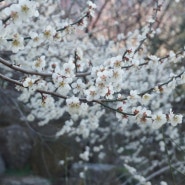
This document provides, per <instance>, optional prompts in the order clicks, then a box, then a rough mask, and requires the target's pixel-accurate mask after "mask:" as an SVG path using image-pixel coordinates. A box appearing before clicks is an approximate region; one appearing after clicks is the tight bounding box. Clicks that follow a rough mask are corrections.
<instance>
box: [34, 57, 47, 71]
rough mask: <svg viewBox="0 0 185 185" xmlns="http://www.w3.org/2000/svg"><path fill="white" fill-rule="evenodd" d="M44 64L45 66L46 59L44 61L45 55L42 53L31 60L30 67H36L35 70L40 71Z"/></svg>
mask: <svg viewBox="0 0 185 185" xmlns="http://www.w3.org/2000/svg"><path fill="white" fill-rule="evenodd" d="M45 66H46V61H45V56H44V55H43V56H41V57H39V58H37V60H35V61H34V62H33V66H32V68H33V69H36V70H37V71H42V70H43V69H44V67H45Z"/></svg>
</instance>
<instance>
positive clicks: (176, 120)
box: [169, 110, 183, 126]
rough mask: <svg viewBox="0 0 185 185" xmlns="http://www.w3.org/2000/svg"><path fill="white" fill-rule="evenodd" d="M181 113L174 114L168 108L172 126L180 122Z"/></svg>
mask: <svg viewBox="0 0 185 185" xmlns="http://www.w3.org/2000/svg"><path fill="white" fill-rule="evenodd" d="M182 118H183V116H182V115H176V114H174V113H173V112H172V110H170V114H169V122H170V123H171V125H172V126H177V124H180V123H182Z"/></svg>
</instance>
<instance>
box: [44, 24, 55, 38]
mask: <svg viewBox="0 0 185 185" xmlns="http://www.w3.org/2000/svg"><path fill="white" fill-rule="evenodd" d="M55 34H56V30H55V29H54V28H53V27H52V26H50V25H48V26H47V27H46V28H45V30H44V31H43V34H42V38H43V39H44V40H46V41H52V40H53V39H54V36H55Z"/></svg>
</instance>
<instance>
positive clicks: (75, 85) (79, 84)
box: [71, 79, 86, 94]
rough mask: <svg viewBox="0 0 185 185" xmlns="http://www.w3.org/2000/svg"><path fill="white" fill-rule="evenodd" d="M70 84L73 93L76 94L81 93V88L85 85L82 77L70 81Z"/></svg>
mask: <svg viewBox="0 0 185 185" xmlns="http://www.w3.org/2000/svg"><path fill="white" fill-rule="evenodd" d="M71 86H72V88H73V93H74V94H77V93H80V94H82V92H83V90H84V89H85V87H86V85H85V84H84V83H83V82H82V79H78V80H77V81H76V82H74V83H72V84H71Z"/></svg>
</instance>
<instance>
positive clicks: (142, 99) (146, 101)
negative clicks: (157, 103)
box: [141, 93, 152, 105]
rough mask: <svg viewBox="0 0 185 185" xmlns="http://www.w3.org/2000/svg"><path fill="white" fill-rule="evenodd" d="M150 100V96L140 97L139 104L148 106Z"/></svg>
mask: <svg viewBox="0 0 185 185" xmlns="http://www.w3.org/2000/svg"><path fill="white" fill-rule="evenodd" d="M151 98H152V95H151V94H148V93H146V94H144V95H143V96H142V97H141V104H143V105H148V103H149V101H150V100H151Z"/></svg>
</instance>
